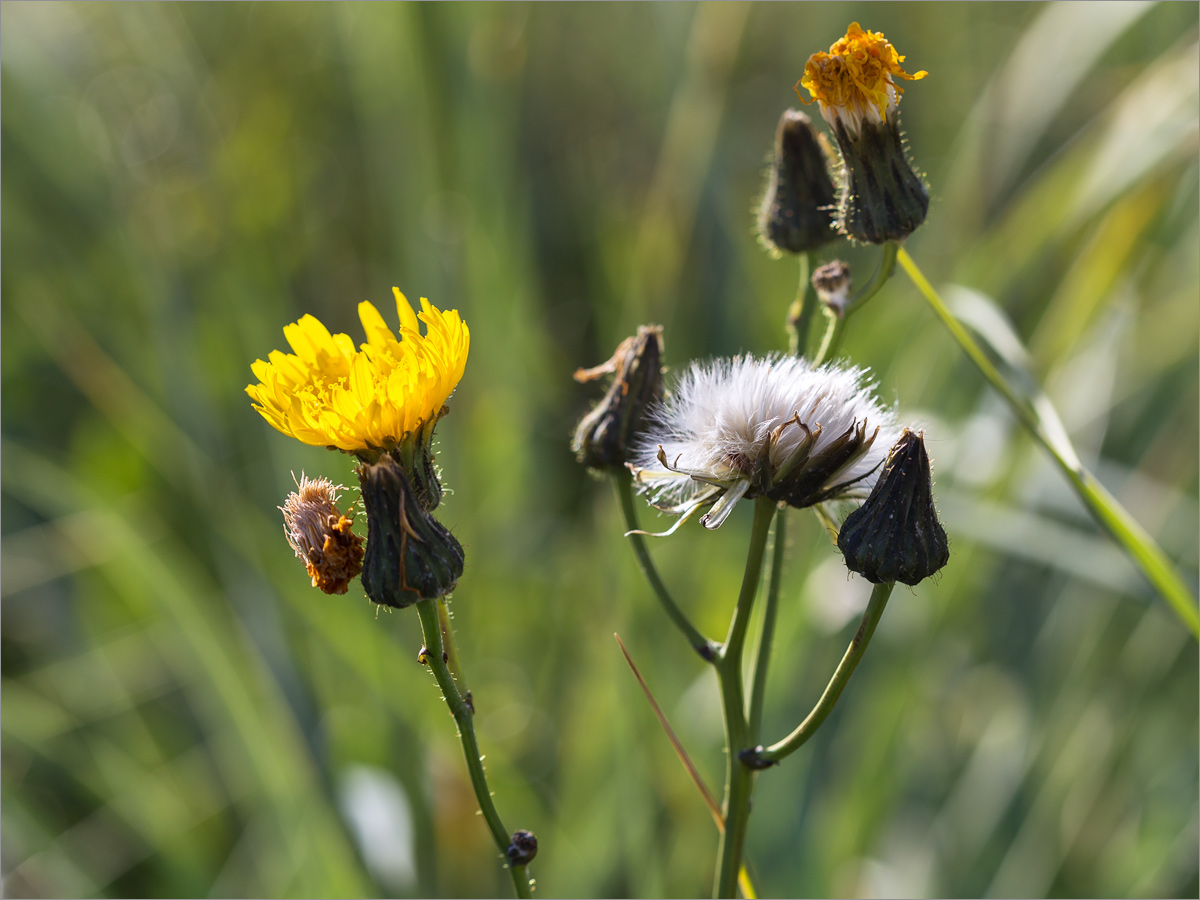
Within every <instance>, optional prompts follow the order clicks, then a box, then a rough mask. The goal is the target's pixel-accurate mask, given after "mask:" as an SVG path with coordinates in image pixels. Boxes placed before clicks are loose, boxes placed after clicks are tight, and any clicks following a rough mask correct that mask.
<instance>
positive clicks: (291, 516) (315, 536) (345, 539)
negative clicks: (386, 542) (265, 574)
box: [279, 474, 363, 594]
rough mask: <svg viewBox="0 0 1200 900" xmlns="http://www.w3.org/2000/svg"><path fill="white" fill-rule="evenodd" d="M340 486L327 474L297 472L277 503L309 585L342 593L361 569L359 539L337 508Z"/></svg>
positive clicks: (326, 590)
mask: <svg viewBox="0 0 1200 900" xmlns="http://www.w3.org/2000/svg"><path fill="white" fill-rule="evenodd" d="M340 490H342V488H341V486H340V485H335V484H333V482H331V481H330V480H329V479H328V478H316V479H313V478H308V477H307V476H305V475H303V474H301V475H300V483H299V484H298V485H297V486H296V491H295V492H293V493H290V494H288V495H287V499H286V500H284V502H283V506H281V507H279V508H280V509H281V510H283V531H284V534H286V535H287V539H288V543H289V544H290V545H291V547H292V549H293V550H294V551H296V556H298V557H299V558H300V559H301V560H303V561H304V566H305V568H306V569H307V570H308V574H309V576H310V577H311V578H312V583H313V587H319V588H320V589H321V590H323V591H324V592H325V593H327V594H344V593H346V590H347V589H348V588H349V586H350V581H351V580H352V579H353V578H354V577H355V576H356V575H357V574H358V573H359V572H361V571H362V560H363V546H362V543H363V540H362V538H361V537H359V536H358V535H357V534H355V533H354V531H353V529H352V526H353V522H352V521H351V520H350V519H348V518H347V517H346V516H344V515H342V512H341V510H339V509H338V508H337V505H336V502H337V492H338V491H340Z"/></svg>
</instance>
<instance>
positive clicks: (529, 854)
mask: <svg viewBox="0 0 1200 900" xmlns="http://www.w3.org/2000/svg"><path fill="white" fill-rule="evenodd" d="M537 851H538V843H537V838H536V837H535V836H534V834H533V832H532V831H514V832H513V836H512V843H511V844H509V845H508V849H507V850H505V851H504V855H505V856H507V857H508V862H509V864H510V865H512V866H527V865H529V864H530V863H531V862H533V858H534V857H535V856H537Z"/></svg>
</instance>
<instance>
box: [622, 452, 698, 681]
mask: <svg viewBox="0 0 1200 900" xmlns="http://www.w3.org/2000/svg"><path fill="white" fill-rule="evenodd" d="M613 483H614V484H615V485H616V488H617V498H618V499H619V500H620V501H621V513H622V515H624V517H625V534H626V537H628V538H629V543H630V545H631V546H632V547H633V554H634V556H636V557H637V561H638V565H639V566H640V567H641V569H642V574H643V575H645V576H646V580H647V581H648V582H650V587H651V588H652V589H653V590H654V596H655V597H657V598H658V602H659V603H660V604H662V608H663V611H664V612H665V613H666V614H667V618H669V619H670V620H671V621H672V622H673V623H674V624H675V627H676V628H678V629H679V630H680V631H681V632H683V636H684V637H685V638H687V641H688V643H689V644H691V645H692V649H693V650H695V651H696V652H697V653H699V654H700V657H701V658H702V659H704V660H705V661H706V662H712V661H713V659H714V657H715V656H716V652H717V646H718V645H717V644H716V643H715V642H714V641H710V640H709V639H708V638H706V637H705V636H704V635H703V634H701V633H700V629H698V628H697V627H696V626H695V625H693V624H692V620H691V619H689V618H688V617H687V613H685V612H684V611H683V610H682V609H680V608H679V604H678V603H676V602H675V599H674V598H673V597H672V596H671V592H670V591H669V590H667V586H666V585H665V584H664V583H663V580H662V577H661V576H660V575H659V574H658V569H657V568H656V567H655V565H654V560H652V559H651V558H650V551H649V550H648V549H647V548H646V541H645V540H644V538H643V536H642V532H641V530H640V529H639V528H638V521H637V509H636V507H635V506H634V504H633V476H632V475H631V474H630V472H629V470H628V469H620V470H618V471H614V472H613Z"/></svg>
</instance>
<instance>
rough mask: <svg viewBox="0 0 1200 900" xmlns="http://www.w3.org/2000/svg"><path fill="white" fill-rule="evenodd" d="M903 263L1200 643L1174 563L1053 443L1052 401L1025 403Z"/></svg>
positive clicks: (1060, 437)
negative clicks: (1047, 418) (1047, 416)
mask: <svg viewBox="0 0 1200 900" xmlns="http://www.w3.org/2000/svg"><path fill="white" fill-rule="evenodd" d="M899 260H900V265H901V266H902V267H903V268H904V271H905V273H906V274H907V275H908V277H909V278H910V279H911V280H912V283H913V284H914V285H916V288H917V290H918V291H920V292H921V295H922V296H923V297H924V298H925V299H926V300H927V301H928V303H929V305H930V306H931V307H932V308H933V311H934V312H935V313H936V314H937V316H938V318H939V319H941V320H942V324H944V325H945V326H946V329H947V330H948V331H949V332H950V334H951V336H952V337H953V338H954V340H955V341H957V342H958V345H959V346H960V347H961V348H962V350H963V352H964V353H966V354H967V356H968V357H969V358H970V360H971V362H973V363H975V367H976V368H977V369H979V371H980V372H981V373H982V374H983V377H984V378H986V379H987V380H988V381H989V382H990V383H991V385H992V387H994V388H995V389H996V390H997V391H999V392H1000V394H1001V396H1002V397H1004V399H1005V400H1007V401H1008V405H1009V406H1010V407H1011V408H1012V411H1013V413H1014V414H1015V415H1016V417H1017V419H1018V421H1020V423H1021V424H1022V425H1023V426H1025V428H1026V430H1027V431H1029V433H1030V434H1032V435H1033V436H1034V438H1036V439H1037V441H1038V443H1040V444H1041V445H1042V446H1043V447H1045V448H1046V451H1047V452H1048V453H1049V454H1050V455H1051V457H1053V458H1054V461H1055V462H1056V463H1058V465H1059V468H1061V469H1062V470H1063V473H1064V474H1065V475H1066V476H1067V480H1068V481H1070V482H1071V486H1072V487H1073V488H1074V489H1075V493H1076V494H1078V495H1079V498H1080V499H1081V500H1082V501H1083V503H1084V505H1085V506H1086V507H1087V508H1088V511H1089V512H1090V513H1091V515H1092V517H1093V518H1094V519H1095V520H1096V522H1098V523H1099V525H1100V527H1101V528H1103V529H1104V530H1105V531H1107V532H1108V534H1109V536H1110V537H1112V539H1113V540H1115V541H1116V542H1117V543H1118V544H1120V545H1121V547H1122V548H1124V550H1125V552H1126V553H1128V554H1129V555H1130V556H1131V557H1132V558H1133V560H1134V562H1135V563H1136V564H1137V565H1138V567H1139V568H1140V569H1141V570H1142V573H1143V574H1144V575H1145V576H1146V578H1147V579H1148V580H1149V581H1150V583H1151V584H1152V585H1154V587H1155V589H1156V590H1157V591H1158V592H1159V593H1160V594H1161V595H1162V596H1163V598H1164V599H1165V600H1166V601H1167V603H1168V604H1169V605H1170V606H1171V608H1172V609H1173V610H1174V612H1175V614H1176V615H1177V616H1178V617H1179V620H1180V621H1181V622H1182V623H1183V624H1184V627H1186V628H1187V630H1188V631H1189V632H1191V634H1192V637H1200V614H1198V613H1197V609H1196V600H1195V598H1194V597H1193V596H1192V592H1191V590H1190V589H1189V588H1188V586H1187V585H1186V584H1185V583H1184V581H1183V579H1182V578H1180V577H1179V574H1178V573H1177V572H1176V571H1175V567H1174V565H1172V563H1171V560H1170V558H1169V557H1168V556H1167V555H1166V553H1164V552H1163V551H1162V548H1160V547H1159V546H1158V544H1157V543H1155V541H1154V538H1152V537H1151V536H1150V534H1149V533H1148V532H1147V531H1146V530H1145V529H1144V528H1142V526H1141V525H1140V524H1138V522H1137V520H1136V519H1134V518H1133V516H1131V515H1130V514H1129V512H1128V510H1126V509H1125V507H1123V506H1122V505H1121V504H1120V502H1119V501H1118V500H1117V499H1116V498H1115V497H1113V495H1112V494H1110V493H1109V492H1108V491H1107V490H1106V489H1105V488H1104V486H1103V485H1101V484H1100V482H1098V481H1097V480H1096V478H1095V476H1094V475H1092V473H1091V472H1089V471H1088V470H1087V469H1086V468H1085V467H1084V466H1083V464H1082V463H1081V462H1080V461H1079V458H1078V456H1077V455H1076V453H1075V448H1074V447H1073V446H1072V445H1071V443H1070V440H1069V438H1068V437H1067V435H1066V433H1065V431H1063V429H1061V428H1055V434H1054V437H1053V438H1052V437H1051V435H1050V434H1049V433H1048V432H1047V429H1046V427H1045V424H1044V422H1043V417H1042V416H1041V415H1039V413H1038V407H1039V406H1040V407H1041V408H1042V409H1045V410H1046V411H1047V413H1051V414H1052V413H1053V408H1052V407H1051V406H1050V402H1049V400H1048V399H1047V398H1046V397H1045V396H1044V395H1042V396H1039V397H1037V398H1035V400H1034V401H1033V402H1032V403H1031V402H1030V401H1028V400H1027V399H1026V398H1024V397H1022V396H1021V394H1019V393H1018V392H1017V390H1016V389H1015V388H1013V386H1012V385H1010V384H1009V383H1008V381H1007V380H1006V379H1005V378H1004V376H1003V375H1002V374H1001V373H1000V371H999V370H998V369H997V368H996V366H995V365H993V364H992V361H991V360H990V359H988V357H987V355H986V354H985V353H984V352H983V349H982V348H981V347H980V346H979V344H978V343H977V342H976V341H975V339H974V338H973V337H971V335H970V333H969V332H968V331H967V329H966V328H964V327H963V325H962V323H961V322H959V321H958V319H957V318H955V316H954V314H953V313H952V312H950V310H949V308H948V307H947V306H946V304H945V302H944V301H943V300H942V298H941V297H940V296H939V295H938V292H937V291H936V290H934V288H933V285H932V284H930V283H929V280H928V279H927V278H926V277H925V276H924V274H923V273H922V272H921V270H920V269H919V268H918V267H917V264H916V262H914V261H913V258H912V257H911V256H909V255H908V253H907V252H906V251H904V250H901V251H900V255H899ZM1053 415H1054V417H1055V418H1056V417H1057V414H1053Z"/></svg>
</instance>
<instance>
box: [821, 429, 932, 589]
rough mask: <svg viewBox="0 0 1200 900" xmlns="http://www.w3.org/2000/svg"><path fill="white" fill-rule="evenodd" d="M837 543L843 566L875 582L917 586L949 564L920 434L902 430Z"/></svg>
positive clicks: (847, 521)
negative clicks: (893, 582) (897, 582)
mask: <svg viewBox="0 0 1200 900" xmlns="http://www.w3.org/2000/svg"><path fill="white" fill-rule="evenodd" d="M837 544H838V549H840V550H841V551H842V555H843V556H844V557H845V559H846V566H847V568H849V569H850V571H851V572H857V573H858V574H859V575H862V576H863V577H864V578H866V579H867V580H868V581H870V582H873V583H875V584H882V583H884V582H888V581H899V582H902V583H903V584H907V585H915V584H917V583H919V582H920V581H922V580H923V579H925V578H928V577H929V576H930V575H933V574H934V573H935V572H937V571H938V570H939V569H941V568H942V567H943V566H945V565H946V563H947V562H949V560H950V545H949V543H948V542H947V540H946V530H945V529H944V528H942V523H941V522H939V521H938V515H937V509H936V508H935V507H934V504H933V471H932V469H931V468H930V465H929V454H928V453H926V452H925V433H924V432H923V431H917V432H912V431H909V430H908V429H907V428H905V429H904V433H903V434H901V435H900V439H899V440H898V441H897V442H896V444H895V446H894V447H892V449H891V450H890V451H888V458H887V462H886V463H885V464H884V467H883V472H882V473H881V474H880V476H879V478H878V480H877V481H876V483H875V488H874V489H873V490H872V491H871V496H870V497H868V498H867V502H866V503H864V504H863V505H862V506H860V507H859V508H858V509H856V510H854V512H852V513H850V515H849V516H847V517H846V521H845V522H844V523H842V528H841V531H839V532H838V541H837Z"/></svg>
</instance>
